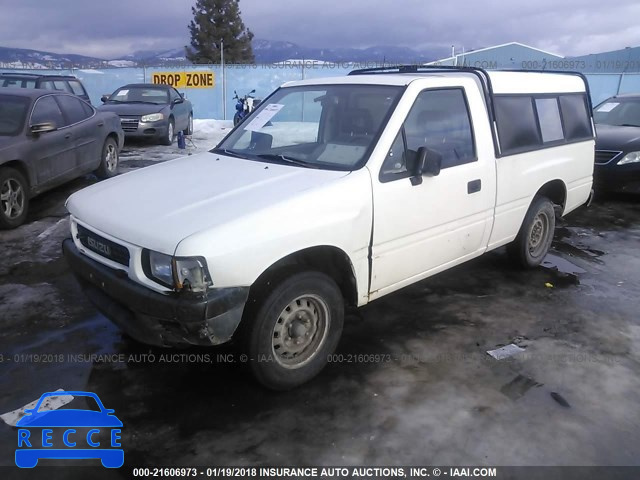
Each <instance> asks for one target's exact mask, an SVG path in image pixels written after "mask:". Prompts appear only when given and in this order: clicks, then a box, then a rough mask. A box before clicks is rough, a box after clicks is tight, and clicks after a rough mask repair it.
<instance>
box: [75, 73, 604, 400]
mask: <svg viewBox="0 0 640 480" xmlns="http://www.w3.org/2000/svg"><path fill="white" fill-rule="evenodd" d="M593 165H594V128H593V121H592V117H591V107H590V101H589V95H588V86H587V83H586V81H585V79H584V78H583V77H582V76H581V75H580V74H570V73H541V72H506V71H496V72H485V71H483V70H480V69H473V68H450V69H447V68H442V67H438V68H435V69H434V68H423V67H398V68H393V69H372V70H360V71H354V72H352V74H350V75H348V76H346V77H340V78H325V79H313V80H305V81H299V82H290V83H287V84H285V85H283V86H282V87H281V88H279V89H277V90H276V91H275V92H274V93H273V94H271V96H270V97H268V98H267V99H266V100H264V102H262V103H261V104H260V106H259V107H258V108H257V109H256V110H255V111H254V112H253V113H252V114H251V115H250V116H249V117H247V118H246V119H245V120H244V121H243V122H242V123H240V124H239V125H238V126H237V127H235V128H234V130H233V131H232V132H231V133H230V134H229V135H228V136H227V137H226V138H225V139H224V140H223V141H222V142H221V143H220V144H219V145H218V147H217V148H215V149H213V150H211V151H210V152H207V153H202V154H198V155H194V156H191V157H186V158H180V159H177V160H174V161H170V162H166V163H163V164H159V165H156V166H153V167H149V168H144V169H141V170H138V171H135V172H132V173H127V174H126V175H121V176H119V177H116V178H114V179H111V180H109V181H106V182H101V183H99V184H96V185H93V186H91V187H89V188H85V189H84V190H81V191H79V192H77V193H75V194H73V195H72V196H71V197H70V198H69V200H68V202H67V208H68V210H69V212H70V214H71V238H70V239H67V240H66V241H65V242H64V244H63V250H64V254H65V256H66V258H67V259H68V261H69V264H70V266H71V268H72V270H73V271H74V273H75V274H76V276H77V278H78V279H79V281H80V283H81V285H82V286H83V287H84V289H85V291H86V293H87V295H88V296H89V298H90V299H91V300H92V301H93V303H94V304H95V305H96V306H97V308H98V309H99V310H101V311H102V312H103V313H104V314H105V316H107V317H108V318H110V319H111V320H112V321H113V322H115V323H116V324H117V325H119V326H120V327H121V328H122V329H123V330H124V331H125V332H127V333H128V334H129V335H130V336H131V337H133V338H135V339H138V340H139V341H142V342H146V343H149V344H154V345H162V346H173V345H188V344H193V345H216V344H220V343H223V342H227V341H229V340H230V339H231V338H232V337H233V338H234V339H236V340H238V344H239V345H240V348H241V349H243V351H244V352H245V353H246V354H247V356H248V358H249V362H248V364H249V365H250V367H251V369H252V371H253V373H254V374H255V376H256V378H257V379H258V380H259V381H260V382H261V383H262V384H263V385H265V386H267V387H269V388H273V389H287V388H291V387H295V386H297V385H299V384H301V383H303V382H305V381H307V380H309V379H310V378H312V377H313V376H315V375H316V374H317V373H318V372H319V371H320V370H321V369H322V368H323V367H324V365H325V364H326V362H327V356H328V355H330V354H332V353H333V352H334V349H335V348H336V346H337V344H338V341H339V338H340V335H341V331H342V326H343V318H344V310H345V307H346V306H354V307H355V306H362V305H365V304H366V303H368V302H371V301H372V300H375V299H377V298H379V297H381V296H383V295H386V294H388V293H391V292H393V291H395V290H398V289H400V288H402V287H404V286H407V285H410V284H412V283H414V282H417V281H419V280H421V279H424V278H426V277H429V276H431V275H433V274H436V273H438V272H441V271H443V270H446V269H448V268H450V267H453V266H454V265H457V264H460V263H462V262H465V261H467V260H470V259H472V258H475V257H477V256H479V255H481V254H483V253H484V252H486V251H488V250H492V249H495V248H497V247H500V246H501V245H505V244H509V252H510V253H511V254H512V256H513V258H514V259H515V260H516V261H517V262H519V263H520V264H522V265H523V266H526V267H535V266H537V265H539V264H540V262H541V261H542V259H543V258H544V256H545V255H546V253H547V251H548V249H549V246H550V244H551V241H552V238H553V233H554V227H555V217H556V215H563V214H565V213H567V212H570V211H572V210H574V209H575V208H577V207H579V206H581V205H583V204H585V203H586V202H587V201H588V200H589V198H590V194H591V191H592V189H591V186H592V174H593Z"/></svg>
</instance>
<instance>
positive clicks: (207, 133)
mask: <svg viewBox="0 0 640 480" xmlns="http://www.w3.org/2000/svg"><path fill="white" fill-rule="evenodd" d="M232 128H233V121H232V120H211V119H206V120H194V121H193V135H192V136H191V138H187V139H186V147H187V148H186V149H184V150H181V149H179V148H178V143H177V142H174V143H173V145H171V146H164V145H157V144H154V143H152V142H148V141H131V140H128V141H126V142H125V144H124V148H123V149H122V152H120V171H121V172H122V173H125V172H128V171H131V170H135V169H138V168H141V167H146V166H149V165H153V164H154V163H158V162H166V161H167V160H173V159H175V158H180V157H184V156H188V155H195V154H197V153H202V152H206V151H208V150H211V149H212V148H213V147H215V146H216V145H217V144H218V143H219V142H220V140H222V139H223V138H224V137H225V136H226V135H227V133H229V132H230V131H231V129H232Z"/></svg>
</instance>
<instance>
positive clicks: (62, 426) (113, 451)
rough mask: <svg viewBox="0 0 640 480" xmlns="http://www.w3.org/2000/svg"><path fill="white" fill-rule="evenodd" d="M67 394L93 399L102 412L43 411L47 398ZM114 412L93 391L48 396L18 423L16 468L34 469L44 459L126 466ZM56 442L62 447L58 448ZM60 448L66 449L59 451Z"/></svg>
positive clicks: (50, 393) (117, 421)
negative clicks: (87, 460)
mask: <svg viewBox="0 0 640 480" xmlns="http://www.w3.org/2000/svg"><path fill="white" fill-rule="evenodd" d="M63 395H73V396H74V397H90V398H93V399H94V400H95V402H96V404H97V405H98V407H99V409H100V410H99V411H97V410H79V409H62V410H47V411H42V412H40V411H39V409H40V406H41V405H42V402H43V401H44V400H45V399H47V398H48V397H58V396H63ZM113 413H114V410H110V409H106V408H104V405H103V404H102V402H101V401H100V398H98V396H97V395H96V394H95V393H92V392H76V391H67V392H65V391H57V392H47V393H44V394H43V395H42V396H41V397H40V400H38V404H37V405H36V406H35V408H33V409H28V410H25V416H24V417H22V418H21V419H20V420H19V421H18V423H17V424H16V426H17V427H18V448H17V449H16V465H17V466H18V467H20V468H33V467H35V466H36V465H37V464H38V460H39V459H41V458H56V459H88V458H89V459H91V458H99V459H100V461H101V462H102V465H103V466H105V467H107V468H119V467H121V466H122V465H123V464H124V450H122V448H120V447H121V445H120V435H121V430H120V429H121V427H122V422H121V421H120V420H119V419H118V417H116V416H115V415H113ZM105 434H108V437H109V441H108V448H105V447H107V445H105V443H107V442H105V440H104V437H105ZM54 442H56V443H57V444H58V445H56V446H55V447H54ZM60 443H61V444H62V445H59V444H60ZM58 446H60V447H62V446H64V448H57V447H58Z"/></svg>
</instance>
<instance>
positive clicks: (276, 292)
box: [244, 272, 344, 390]
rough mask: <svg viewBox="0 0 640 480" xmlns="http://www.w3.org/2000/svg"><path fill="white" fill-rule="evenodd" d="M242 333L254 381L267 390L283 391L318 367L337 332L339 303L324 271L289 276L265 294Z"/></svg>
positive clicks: (313, 373) (341, 318) (340, 315)
mask: <svg viewBox="0 0 640 480" xmlns="http://www.w3.org/2000/svg"><path fill="white" fill-rule="evenodd" d="M258 305H259V307H258V308H257V311H256V313H255V316H252V318H246V319H245V321H248V322H250V323H249V324H248V325H247V328H246V332H245V339H244V340H245V349H246V352H247V354H248V357H249V365H250V367H251V370H252V372H253V374H254V376H255V377H256V379H257V380H258V381H259V382H260V383H261V384H262V385H264V386H265V387H267V388H270V389H272V390H288V389H291V388H294V387H297V386H299V385H301V384H303V383H305V382H307V381H309V380H311V379H312V378H313V377H315V376H316V375H317V374H318V373H320V371H321V370H322V369H323V368H324V366H325V365H326V363H327V358H328V356H329V355H331V354H332V353H333V352H334V351H335V348H336V346H337V345H338V341H339V340H340V335H341V334H342V325H343V322H344V301H343V298H342V294H341V292H340V289H339V288H338V286H337V285H336V283H335V282H334V281H333V280H332V279H331V278H330V277H328V276H327V275H325V274H323V273H320V272H304V273H298V274H295V275H292V276H290V277H289V278H287V279H285V280H284V281H282V282H280V283H279V284H277V285H276V286H275V288H274V289H273V290H272V291H271V292H269V293H268V294H267V295H266V297H265V298H264V300H263V301H261V302H259V303H258Z"/></svg>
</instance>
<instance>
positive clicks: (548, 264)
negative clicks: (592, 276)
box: [542, 253, 587, 275]
mask: <svg viewBox="0 0 640 480" xmlns="http://www.w3.org/2000/svg"><path fill="white" fill-rule="evenodd" d="M542 266H543V267H545V268H550V269H552V270H556V271H558V272H560V273H564V274H567V275H576V274H578V273H587V271H586V270H585V269H583V268H580V267H578V266H577V265H574V264H573V263H571V262H570V261H569V260H565V259H564V258H562V257H560V256H558V255H554V254H553V253H548V254H547V256H546V257H545V258H544V260H543V261H542Z"/></svg>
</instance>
